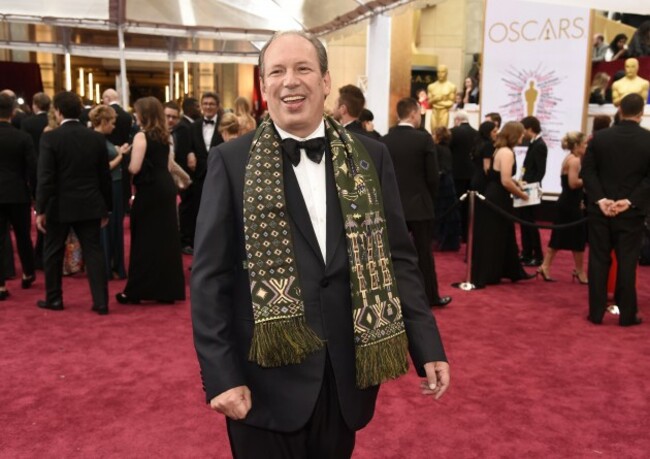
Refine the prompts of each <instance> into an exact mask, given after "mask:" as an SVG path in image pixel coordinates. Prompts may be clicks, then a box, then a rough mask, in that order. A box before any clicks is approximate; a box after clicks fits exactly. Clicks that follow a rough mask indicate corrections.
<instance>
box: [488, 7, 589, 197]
mask: <svg viewBox="0 0 650 459" xmlns="http://www.w3.org/2000/svg"><path fill="white" fill-rule="evenodd" d="M589 24H590V10H589V9H587V8H574V7H566V6H561V5H560V6H558V5H549V4H542V3H534V2H528V1H521V0H487V4H486V9H485V33H484V37H483V70H482V80H481V111H482V113H483V114H485V113H489V112H499V113H500V114H501V116H502V117H503V120H504V122H506V121H513V120H515V121H519V120H521V119H522V118H523V117H525V116H529V115H532V116H535V117H537V118H538V119H539V120H540V122H541V124H542V135H543V137H544V139H545V141H546V143H547V145H548V159H547V168H546V176H545V177H544V181H543V183H542V187H543V189H544V191H545V192H551V193H559V192H560V191H561V185H560V168H561V165H562V160H563V159H564V157H565V155H566V152H564V151H563V150H562V147H561V145H560V141H561V139H562V137H563V136H564V134H565V133H566V132H568V131H580V130H581V129H582V126H583V119H584V116H585V107H586V105H585V102H586V101H585V84H586V80H587V65H588V62H589V61H588V60H589V52H590V47H591V39H590V37H589V35H590V30H589ZM523 154H525V149H524V150H523V153H522V152H521V151H518V154H517V165H518V167H521V164H522V162H523Z"/></svg>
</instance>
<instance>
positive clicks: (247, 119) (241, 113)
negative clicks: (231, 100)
mask: <svg viewBox="0 0 650 459" xmlns="http://www.w3.org/2000/svg"><path fill="white" fill-rule="evenodd" d="M235 115H237V118H238V119H239V131H240V134H246V133H247V132H250V131H253V130H255V128H256V127H257V123H256V122H255V118H253V117H252V116H251V105H250V103H249V102H248V99H247V98H245V97H241V96H240V97H238V98H236V99H235Z"/></svg>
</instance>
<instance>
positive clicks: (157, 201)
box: [116, 97, 185, 304]
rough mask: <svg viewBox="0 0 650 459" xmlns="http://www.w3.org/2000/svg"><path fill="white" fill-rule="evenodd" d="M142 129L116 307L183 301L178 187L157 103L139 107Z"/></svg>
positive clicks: (151, 100)
mask: <svg viewBox="0 0 650 459" xmlns="http://www.w3.org/2000/svg"><path fill="white" fill-rule="evenodd" d="M135 113H136V118H137V120H138V123H139V125H140V127H141V129H142V131H141V132H138V133H137V134H136V135H135V137H134V138H133V149H132V152H131V163H130V164H129V172H131V174H133V183H134V185H135V189H136V193H135V199H134V201H133V205H132V207H131V256H130V259H129V270H128V272H129V276H128V281H127V283H126V287H125V288H124V292H123V293H118V294H117V295H116V299H117V301H118V302H120V303H122V304H125V303H138V302H139V301H140V300H154V301H157V302H161V303H173V302H174V301H176V300H184V299H185V277H184V275H183V262H182V260H181V245H180V235H179V232H178V222H177V218H176V192H177V190H176V186H175V185H174V180H173V179H172V176H171V174H170V173H169V168H170V166H171V160H172V154H171V150H170V142H169V133H168V131H167V129H166V127H165V118H164V114H163V107H162V104H161V103H160V102H159V101H158V99H156V98H155V97H143V98H141V99H138V100H137V101H136V103H135Z"/></svg>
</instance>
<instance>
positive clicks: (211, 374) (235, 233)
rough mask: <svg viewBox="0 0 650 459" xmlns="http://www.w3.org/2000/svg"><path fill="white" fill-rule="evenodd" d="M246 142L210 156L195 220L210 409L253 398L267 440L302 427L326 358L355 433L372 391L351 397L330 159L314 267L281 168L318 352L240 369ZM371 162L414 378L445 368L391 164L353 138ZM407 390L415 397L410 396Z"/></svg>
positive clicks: (312, 248)
mask: <svg viewBox="0 0 650 459" xmlns="http://www.w3.org/2000/svg"><path fill="white" fill-rule="evenodd" d="M253 135H254V133H253V132H251V133H249V134H246V135H245V136H242V137H240V138H238V139H235V140H232V141H230V142H227V143H224V144H222V145H220V146H218V147H217V148H216V149H214V150H212V152H211V153H210V158H209V166H208V173H207V177H206V180H205V185H204V190H203V199H202V200H201V207H200V211H199V216H198V221H197V229H196V238H195V245H194V260H193V262H192V281H191V291H192V321H193V326H194V343H195V347H196V350H197V354H198V358H199V363H200V367H201V376H202V380H203V386H204V389H205V391H206V397H207V400H208V401H209V400H210V399H212V398H213V397H215V396H216V395H218V394H220V393H222V392H224V391H226V390H228V389H231V388H233V387H236V386H241V385H247V386H248V387H249V388H250V389H251V392H252V409H251V411H250V412H249V413H248V416H247V417H246V419H245V421H244V422H245V423H247V424H249V425H253V426H258V427H263V428H266V429H272V430H276V431H284V432H290V431H294V430H296V429H299V428H301V427H302V426H303V425H304V424H305V423H306V422H307V420H308V419H309V417H310V415H311V413H312V410H313V408H314V404H315V402H316V399H317V397H318V394H319V391H320V388H321V383H322V380H323V373H324V367H325V361H326V352H327V353H328V354H329V357H330V361H331V364H332V368H333V371H334V375H335V379H336V387H337V391H338V396H339V399H340V406H341V412H342V414H343V418H344V419H345V421H346V423H347V424H348V426H349V427H350V428H352V429H360V428H362V427H363V426H364V425H366V424H367V423H368V422H369V421H370V419H371V417H372V415H373V412H374V405H375V399H376V396H377V391H378V387H371V388H368V389H364V390H359V389H357V388H356V384H355V358H354V352H355V351H354V338H353V327H352V311H351V299H350V276H349V267H348V255H347V249H346V240H345V239H346V238H345V233H344V227H343V218H342V215H341V211H340V206H339V202H338V197H337V194H336V189H335V182H334V174H333V171H332V163H331V158H330V155H329V154H327V155H326V158H325V161H327V162H326V166H327V170H328V172H327V185H326V191H327V242H326V246H327V248H326V259H325V260H323V257H322V254H321V251H320V249H319V246H318V242H317V239H316V236H315V234H314V230H313V227H312V225H311V221H310V218H309V214H308V212H307V209H306V207H305V203H304V201H303V199H302V195H301V192H300V188H299V185H298V182H297V180H296V177H295V174H294V172H293V168H292V167H291V165H290V163H289V162H288V161H285V162H284V178H285V196H286V201H287V211H288V216H289V223H290V225H291V231H292V235H293V244H294V253H295V256H296V264H297V267H298V270H299V272H300V284H301V290H302V295H303V299H304V303H305V316H306V320H307V323H308V324H309V326H310V327H311V328H312V329H313V330H314V331H315V332H316V333H317V334H318V335H319V336H320V337H321V338H322V339H324V340H326V347H327V349H326V350H325V349H324V350H321V351H318V352H314V353H312V354H310V355H309V356H308V357H307V358H306V360H305V361H304V362H302V363H300V364H297V365H286V366H282V367H278V368H262V367H260V366H259V365H257V364H256V363H252V362H249V361H248V352H249V347H250V343H251V338H252V335H253V327H254V323H253V312H252V306H251V296H250V285H249V280H248V272H247V270H246V268H244V261H245V260H246V252H245V246H244V228H243V221H244V218H243V208H242V207H243V188H244V172H245V168H246V164H247V161H248V151H249V149H250V145H251V141H252V138H253ZM358 140H359V141H361V142H362V143H363V144H364V146H365V147H366V149H367V150H368V152H369V153H370V155H371V157H372V159H373V161H374V165H375V167H376V169H377V173H378V176H379V178H380V181H381V186H382V193H383V198H384V208H385V212H386V219H387V228H388V238H389V241H390V250H391V255H392V260H393V265H394V269H395V275H396V277H397V283H398V287H399V293H400V296H401V300H402V308H403V315H404V321H405V324H406V331H407V335H408V339H409V349H410V353H411V357H412V359H413V362H414V363H415V366H416V368H417V371H418V373H419V374H420V375H423V374H424V370H423V365H424V363H426V362H431V361H439V360H446V357H445V353H444V350H443V347H442V343H441V340H440V336H439V334H438V331H437V327H436V323H435V320H434V318H433V316H432V314H431V310H430V309H429V307H428V305H427V299H426V296H425V294H424V289H423V286H422V280H421V274H420V273H419V270H418V265H417V255H416V253H415V251H414V248H413V246H412V244H411V240H410V238H409V234H408V231H407V229H406V225H405V222H404V216H403V214H402V208H401V207H402V206H401V205H400V202H399V194H398V190H397V184H396V182H395V175H394V172H393V167H392V165H391V161H390V156H389V154H388V152H387V151H386V148H385V147H384V146H383V145H382V144H381V143H379V142H376V141H374V140H372V139H368V138H365V137H363V136H361V137H359V139H358ZM413 390H417V389H416V388H413Z"/></svg>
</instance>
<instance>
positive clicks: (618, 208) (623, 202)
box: [611, 199, 631, 216]
mask: <svg viewBox="0 0 650 459" xmlns="http://www.w3.org/2000/svg"><path fill="white" fill-rule="evenodd" d="M630 207H631V206H630V201H629V200H627V199H619V200H618V201H616V202H614V203H613V204H612V206H611V209H612V212H613V213H614V215H615V216H616V215H618V214H620V213H623V212H626V211H627V210H629V209H630Z"/></svg>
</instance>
